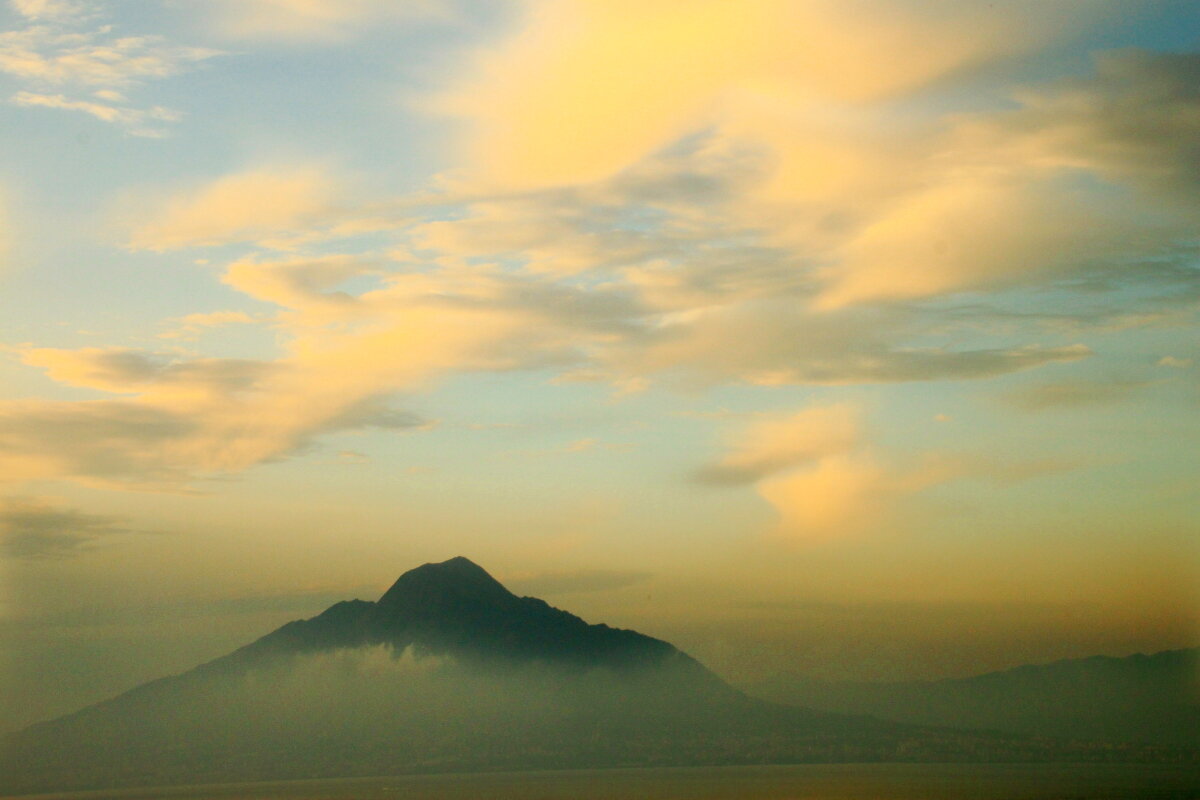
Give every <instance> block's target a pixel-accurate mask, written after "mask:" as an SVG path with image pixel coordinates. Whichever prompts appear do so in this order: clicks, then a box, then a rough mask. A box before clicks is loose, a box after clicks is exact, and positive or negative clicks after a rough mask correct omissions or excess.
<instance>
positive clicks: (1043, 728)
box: [747, 648, 1200, 748]
mask: <svg viewBox="0 0 1200 800" xmlns="http://www.w3.org/2000/svg"><path fill="white" fill-rule="evenodd" d="M747 688H748V690H749V691H751V692H752V693H753V694H756V695H758V696H761V697H764V698H768V699H771V700H775V701H778V702H784V703H797V704H801V705H806V706H811V707H813V708H820V709H824V710H827V711H834V712H841V713H854V714H871V715H874V716H878V717H881V718H884V719H891V720H896V721H900V722H908V723H916V724H923V725H947V726H952V727H960V728H980V729H991V730H997V731H1008V732H1012V733H1027V734H1039V735H1045V736H1054V737H1058V738H1062V739H1083V740H1094V741H1103V742H1111V743H1125V742H1142V743H1150V744H1161V745H1174V746H1180V747H1193V748H1194V747H1200V648H1192V649H1187V650H1169V651H1165V652H1161V653H1155V654H1154V655H1142V654H1138V655H1133V656H1129V657H1127V658H1111V657H1107V656H1094V657H1091V658H1081V659H1072V660H1065V661H1057V662H1055V663H1052V664H1044V665H1036V666H1035V665H1028V666H1022V667H1017V668H1015V669H1010V670H1005V671H1002V672H991V673H987V674H985V675H978V676H974V677H970V678H960V679H953V680H940V681H908V682H896V683H861V682H838V681H816V680H810V679H805V678H802V677H799V676H779V677H776V678H772V679H771V680H768V681H764V682H762V683H760V684H757V685H755V686H752V687H747Z"/></svg>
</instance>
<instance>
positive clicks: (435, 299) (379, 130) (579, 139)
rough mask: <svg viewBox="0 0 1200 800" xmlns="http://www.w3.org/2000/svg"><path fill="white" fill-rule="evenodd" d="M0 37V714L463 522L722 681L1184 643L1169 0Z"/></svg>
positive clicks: (1192, 600) (263, 618) (350, 593)
mask: <svg viewBox="0 0 1200 800" xmlns="http://www.w3.org/2000/svg"><path fill="white" fill-rule="evenodd" d="M0 24H2V26H3V28H2V29H3V32H0V102H2V103H3V115H4V125H3V126H0V151H2V152H3V154H4V156H3V158H0V484H2V485H0V537H2V539H0V543H2V545H3V552H2V555H0V581H2V584H0V672H2V676H3V680H0V720H2V722H0V729H3V730H8V729H15V728H19V727H22V726H24V725H26V724H29V723H31V722H34V721H37V720H40V719H45V718H48V717H51V716H55V715H58V714H62V713H66V712H69V711H72V710H75V709H77V708H79V707H80V706H82V705H85V704H87V703H90V702H95V701H98V700H101V699H103V698H105V697H108V696H111V695H112V694H114V693H116V692H119V691H122V690H125V689H128V688H130V687H132V686H135V685H137V684H139V683H141V682H143V681H146V680H149V679H152V678H156V677H159V676H161V675H164V674H169V673H177V672H181V671H183V670H186V669H189V668H191V667H193V666H195V665H196V664H198V663H200V662H202V661H205V660H208V659H211V658H215V657H217V656H220V655H222V654H224V653H227V652H229V651H230V650H232V649H234V648H236V647H238V646H240V645H243V644H245V643H246V642H249V641H251V640H253V639H255V638H257V637H258V636H261V635H262V634H264V633H266V632H268V631H270V630H272V629H274V628H275V627H277V626H279V625H280V624H282V623H284V622H286V621H288V620H291V619H296V618H300V617H308V616H312V615H314V614H316V613H318V612H320V611H321V610H323V609H324V608H326V607H327V606H329V605H331V604H332V603H333V602H335V601H338V600H343V599H349V598H354V597H360V598H374V597H377V596H379V594H380V593H381V592H382V590H383V589H385V588H386V587H387V586H388V585H389V584H390V583H391V582H392V581H393V580H395V578H396V576H397V575H398V574H399V573H400V572H402V571H403V570H405V569H407V568H409V567H411V566H412V565H415V564H420V563H422V562H426V561H442V560H444V559H446V558H449V557H450V556H453V555H457V554H460V553H461V554H467V555H469V556H470V557H471V558H472V559H475V560H477V561H478V562H480V563H483V564H486V565H487V566H488V569H489V570H491V571H492V572H493V573H494V574H495V575H496V577H497V578H499V579H500V580H502V581H503V582H504V583H505V584H506V585H508V586H510V587H511V588H512V589H513V590H514V591H516V592H518V593H521V594H529V595H536V596H539V597H544V598H546V599H547V600H548V601H550V602H552V603H554V604H556V605H560V606H563V607H566V608H569V609H570V610H571V611H573V612H575V613H577V614H579V615H581V616H583V617H584V618H586V619H588V620H589V621H603V622H606V623H609V624H611V625H615V626H621V627H628V628H634V629H637V630H639V631H642V632H644V633H647V634H649V635H652V636H656V637H659V638H662V639H665V640H667V641H670V642H672V643H673V644H675V645H677V646H679V647H680V648H681V649H683V650H685V651H687V652H688V653H690V654H691V655H693V656H695V657H696V658H698V659H699V660H700V661H702V662H703V663H704V664H706V665H707V666H708V667H710V668H711V669H712V670H713V671H715V672H716V673H718V674H719V675H721V676H722V677H724V678H726V679H728V680H730V681H732V682H733V683H735V684H740V683H749V682H755V681H761V680H767V679H769V678H770V677H771V676H773V675H776V674H780V673H784V672H787V673H789V674H800V675H805V676H808V677H811V678H813V679H852V680H869V679H908V678H938V677H946V676H964V675H971V674H976V673H981V672H985V671H987V670H993V669H1000V668H1005V667H1010V666H1015V665H1018V664H1024V663H1039V662H1046V661H1051V660H1054V659H1058V658H1067V657H1082V656H1091V655H1095V654H1106V655H1113V656H1123V655H1128V654H1131V653H1135V652H1153V651H1159V650H1166V649H1171V648H1182V647H1193V646H1195V645H1196V644H1197V642H1198V641H1200V631H1198V630H1197V613H1196V612H1197V608H1198V601H1200V598H1198V597H1197V590H1196V588H1195V587H1196V586H1200V580H1198V579H1200V569H1198V567H1200V552H1198V548H1197V544H1196V541H1197V539H1196V533H1197V530H1196V521H1197V519H1200V493H1197V492H1196V482H1197V477H1198V475H1200V457H1198V456H1197V454H1198V453H1200V447H1197V445H1198V444H1200V435H1198V434H1200V413H1198V412H1200V353H1198V352H1197V343H1198V340H1200V327H1198V325H1197V318H1196V309H1197V300H1198V298H1200V264H1198V261H1197V252H1196V230H1197V224H1198V223H1200V150H1198V149H1197V147H1196V142H1197V141H1200V53H1198V52H1197V51H1196V43H1197V33H1198V32H1200V6H1198V5H1197V4H1195V3H1193V2H1188V1H1187V0H1179V1H1178V2H1170V1H1169V0H1163V1H1162V2H1149V0H1147V1H1146V2H1121V3H1117V2H1104V1H1100V2H1091V3H1075V2H1066V1H1065V0H1064V1H1063V2H1038V3H986V2H982V1H980V2H975V1H974V0H965V1H963V2H956V3H947V4H931V3H927V2H920V1H918V0H911V1H905V0H876V1H875V2H846V1H844V0H843V1H840V2H832V1H830V2H826V1H825V0H804V1H803V2H798V1H797V2H793V1H790V0H742V1H741V2H736V3H732V2H723V1H721V0H659V1H658V2H645V0H642V1H641V2H626V1H625V0H594V1H591V0H571V1H570V2H568V1H567V0H545V1H544V2H538V1H537V0H510V1H508V2H504V1H502V0H497V1H496V2H490V1H488V2H484V1H483V0H480V2H475V1H474V0H424V1H423V2H405V3H394V2H388V1H387V0H306V1H304V2H301V0H211V2H208V3H173V2H166V1H165V0H164V1H163V2H159V1H158V0H144V2H139V3H118V2H101V0H10V2H9V3H8V4H7V5H6V6H5V7H4V8H3V9H2V10H0ZM360 666H361V665H360ZM355 668H356V669H358V668H360V667H357V666H356V667H355Z"/></svg>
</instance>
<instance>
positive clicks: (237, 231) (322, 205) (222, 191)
mask: <svg viewBox="0 0 1200 800" xmlns="http://www.w3.org/2000/svg"><path fill="white" fill-rule="evenodd" d="M338 194H339V187H338V186H337V184H336V182H335V181H334V179H333V178H332V177H331V176H330V175H329V174H328V172H327V171H326V170H324V169H321V168H318V167H311V166H300V167H291V168H271V169H258V170H250V171H247V172H240V173H234V174H231V175H226V176H223V177H221V178H218V179H216V180H214V181H212V182H210V183H208V184H206V185H203V186H199V187H196V188H194V189H192V190H190V191H185V192H182V193H179V194H177V195H176V196H175V197H173V198H169V199H167V200H166V201H165V202H161V201H155V202H154V203H153V205H151V204H150V203H146V210H145V211H143V212H141V215H142V216H145V217H148V218H147V219H144V220H140V221H138V222H137V223H136V224H135V225H133V231H132V232H131V234H130V236H129V241H128V244H129V247H131V248H133V249H135V250H155V251H160V252H161V251H164V250H176V249H180V248H185V247H202V246H213V245H222V244H228V243H231V242H240V241H245V240H250V239H262V238H267V237H272V236H276V237H278V236H282V235H285V234H287V233H289V232H297V231H300V230H304V229H305V228H307V227H308V226H309V225H311V224H313V223H314V222H315V221H317V220H321V219H323V218H324V217H325V216H326V215H327V214H329V212H330V211H331V210H332V209H333V208H334V207H335V204H336V203H337V198H338ZM151 208H154V210H153V211H151V210H150V209H151ZM159 209H161V210H159ZM127 213H132V211H131V212H127Z"/></svg>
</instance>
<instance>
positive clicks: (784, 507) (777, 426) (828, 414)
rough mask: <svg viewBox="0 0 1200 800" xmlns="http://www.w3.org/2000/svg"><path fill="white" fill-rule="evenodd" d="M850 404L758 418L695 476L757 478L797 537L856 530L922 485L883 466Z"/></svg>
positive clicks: (733, 480)
mask: <svg viewBox="0 0 1200 800" xmlns="http://www.w3.org/2000/svg"><path fill="white" fill-rule="evenodd" d="M860 417H861V414H860V412H859V410H858V409H856V408H854V407H853V406H850V405H845V404H842V405H829V406H813V407H810V408H806V409H803V410H801V411H799V412H796V413H794V414H779V415H771V416H765V417H761V418H759V419H755V420H752V421H750V422H749V423H746V424H744V425H742V426H740V427H739V428H738V429H737V430H735V431H733V433H732V435H731V436H730V437H729V440H728V443H727V446H726V452H725V454H724V455H723V456H721V457H720V458H719V459H717V460H715V461H713V462H711V463H709V464H708V465H706V466H704V467H702V468H701V469H700V470H698V471H697V472H696V473H695V475H694V477H695V478H696V479H697V480H698V481H700V482H702V483H708V484H713V485H740V484H753V485H754V489H755V491H756V492H757V493H758V494H759V496H761V497H762V498H763V499H764V500H766V501H767V502H768V503H769V504H770V505H771V506H772V507H773V508H774V510H775V512H776V515H777V524H776V528H777V530H778V531H779V533H780V534H781V535H784V536H785V537H787V538H793V539H801V540H806V539H814V538H826V537H831V536H841V535H845V534H847V533H849V532H852V531H854V530H857V529H858V528H859V527H861V525H862V524H863V523H864V521H866V520H867V519H869V518H870V517H871V514H872V513H873V510H878V509H880V508H882V507H884V506H886V505H890V503H891V501H892V500H893V499H894V496H896V495H898V494H901V493H903V492H906V491H915V490H917V489H919V488H923V486H922V484H923V483H924V481H920V480H916V479H915V473H910V474H907V475H906V474H904V473H903V472H902V471H899V470H895V469H893V470H888V469H885V468H884V467H882V466H881V465H880V464H879V463H878V460H877V458H876V456H875V455H874V454H873V453H872V451H871V448H869V447H868V445H867V441H866V437H865V435H864V432H863V430H862V422H861V419H860Z"/></svg>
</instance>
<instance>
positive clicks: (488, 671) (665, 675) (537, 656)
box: [0, 558, 1180, 794]
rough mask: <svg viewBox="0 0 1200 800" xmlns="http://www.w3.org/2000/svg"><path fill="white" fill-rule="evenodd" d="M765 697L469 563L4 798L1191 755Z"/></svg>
mask: <svg viewBox="0 0 1200 800" xmlns="http://www.w3.org/2000/svg"><path fill="white" fill-rule="evenodd" d="M1179 757H1180V756H1179V754H1178V753H1175V752H1173V751H1167V750H1161V749H1159V750H1155V749H1153V748H1144V749H1141V750H1127V751H1123V752H1121V753H1119V754H1116V755H1114V754H1113V753H1112V752H1110V751H1108V750H1105V749H1096V748H1093V747H1091V746H1086V745H1085V746H1063V745H1061V744H1059V743H1055V742H1051V741H1047V740H1045V739H1043V738H1039V737H1030V736H1012V735H1007V734H997V733H978V732H961V731H954V730H950V729H946V728H933V727H921V726H913V725H906V724H899V723H895V722H884V721H880V720H877V719H873V718H870V717H867V716H861V715H846V714H837V713H828V712H824V711H818V710H812V709H805V708H796V707H791V706H785V705H779V704H774V703H770V702H764V701H762V700H757V699H752V698H750V697H747V696H746V695H744V694H742V693H741V692H739V691H737V690H735V689H733V688H731V687H730V686H729V685H727V684H726V683H725V682H723V681H722V680H721V679H720V678H718V677H717V676H716V675H714V674H713V673H711V672H709V671H708V670H707V669H705V668H704V667H703V666H702V665H701V664H700V663H699V662H697V661H695V660H694V659H692V658H691V657H689V656H688V655H686V654H684V653H682V652H680V651H679V650H677V649H676V648H674V647H673V646H671V645H670V644H668V643H666V642H663V641H660V640H658V639H654V638H651V637H649V636H644V635H642V634H640V633H636V632H634V631H628V630H619V629H615V628H610V627H608V626H606V625H590V624H588V623H586V622H584V621H583V620H581V619H579V618H578V617H576V616H574V615H572V614H569V613H567V612H565V611H561V610H559V609H556V608H553V607H551V606H549V605H547V604H546V603H544V602H543V601H541V600H537V599H535V598H530V597H517V596H516V595H513V594H512V593H511V592H509V591H508V590H507V589H505V588H504V587H503V586H502V585H501V584H500V583H498V582H497V581H496V580H495V579H494V578H492V577H491V576H490V575H489V574H488V573H487V572H485V571H484V570H483V569H482V568H480V567H479V566H477V565H476V564H473V563H472V562H470V561H468V560H467V559H465V558H454V559H451V560H449V561H445V562H442V563H438V564H426V565H424V566H421V567H418V568H417V569H414V570H411V571H410V572H407V573H405V574H404V575H402V576H401V577H400V578H399V580H397V581H396V583H395V584H394V585H393V586H392V587H391V588H390V589H389V590H388V591H387V592H386V593H385V594H384V595H383V597H381V598H380V599H379V601H378V602H365V601H361V600H353V601H349V602H343V603H338V604H336V605H334V606H332V607H330V608H329V609H327V610H326V611H325V612H324V613H322V614H320V615H319V616H316V617H313V618H312V619H308V620H302V621H296V622H291V623H288V624H287V625H284V626H283V627H281V628H279V629H278V630H276V631H274V632H273V633H270V634H268V635H267V636H264V637H263V638H261V639H259V640H258V641H256V642H254V643H252V644H250V645H247V646H246V647H243V648H241V649H239V650H237V651H235V652H233V653H231V654H229V655H227V656H225V657H223V658H219V659H217V660H215V661H212V662H209V663H207V664H204V665H202V666H199V667H197V668H196V669H193V670H191V671H190V672H186V673H184V674H182V675H177V676H174V677H169V678H163V679H160V680H157V681H153V682H151V683H148V684H145V685H143V686H140V687H138V688H136V689H133V690H132V691H129V692H126V693H125V694H123V695H120V696H118V697H115V698H113V699H111V700H108V701H105V702H102V703H98V704H96V705H93V706H90V707H88V708H85V709H83V710H81V711H79V712H76V713H74V714H71V715H68V716H65V717H61V718H59V719H56V720H51V721H49V722H44V723H40V724H38V725H34V726H31V727H30V728H27V729H26V730H24V731H22V732H20V733H17V734H13V735H10V736H7V737H4V739H3V740H2V742H0V794H4V793H6V792H7V793H20V792H33V791H55V790H70V789H86V788H112V787H125V786H135V785H169V784H180V783H212V782H230V781H254V780H273V779H300V778H321V777H353V776H364V775H387V774H398V773H413V772H461V771H471V770H485V769H488V770H496V769H554V768H575V767H613V766H666V765H698V764H758V763H797V762H813V761H824V762H829V761H843V762H845V761H948V760H958V761H989V760H991V761H994V760H1001V761H1029V760H1063V759H1095V758H1102V759H1112V758H1118V759H1120V760H1129V759H1130V758H1141V759H1155V760H1162V759H1176V758H1179Z"/></svg>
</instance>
